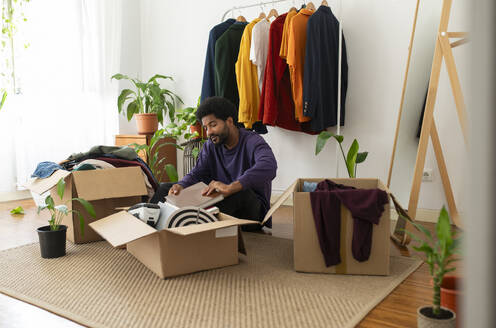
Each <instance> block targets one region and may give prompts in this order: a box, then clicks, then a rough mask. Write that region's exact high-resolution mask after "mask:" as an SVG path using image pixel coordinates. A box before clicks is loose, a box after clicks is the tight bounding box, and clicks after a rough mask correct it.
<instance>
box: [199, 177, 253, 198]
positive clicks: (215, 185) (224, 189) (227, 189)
mask: <svg viewBox="0 0 496 328" xmlns="http://www.w3.org/2000/svg"><path fill="white" fill-rule="evenodd" d="M241 189H243V186H242V185H241V183H240V182H239V181H234V182H233V183H231V184H228V185H226V184H225V183H222V182H220V181H215V180H212V182H210V183H209V185H208V186H207V187H206V188H205V189H203V191H202V195H203V196H208V195H211V194H212V193H214V192H218V193H221V194H222V195H223V196H224V197H227V196H230V195H232V194H235V193H237V192H238V191H241Z"/></svg>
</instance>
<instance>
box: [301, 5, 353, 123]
mask: <svg viewBox="0 0 496 328" xmlns="http://www.w3.org/2000/svg"><path fill="white" fill-rule="evenodd" d="M342 41H343V43H342V58H341V118H340V120H341V125H344V114H345V110H344V108H345V102H346V90H347V89H348V61H347V59H346V43H345V41H344V36H343V40H342ZM338 67H339V22H338V20H337V19H336V17H335V16H334V14H333V13H332V11H331V8H329V7H327V6H320V7H319V9H318V10H317V11H316V12H315V13H314V14H313V15H312V16H310V18H309V19H308V23H307V43H306V48H305V70H304V71H305V75H304V76H303V115H305V116H308V117H311V118H312V120H311V121H310V126H311V129H312V131H316V132H317V131H322V130H325V129H326V128H327V127H330V126H334V125H336V124H337V107H338Z"/></svg>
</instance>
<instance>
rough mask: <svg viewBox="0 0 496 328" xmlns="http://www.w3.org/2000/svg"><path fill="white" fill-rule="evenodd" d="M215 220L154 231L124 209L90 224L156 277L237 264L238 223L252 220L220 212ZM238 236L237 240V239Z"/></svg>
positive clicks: (241, 240)
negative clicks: (124, 249)
mask: <svg viewBox="0 0 496 328" xmlns="http://www.w3.org/2000/svg"><path fill="white" fill-rule="evenodd" d="M217 218H218V219H219V221H217V222H211V223H204V224H198V225H188V226H184V227H177V228H171V229H163V230H156V229H155V228H153V227H151V226H149V225H148V224H146V223H144V222H143V221H141V220H139V219H137V218H135V217H134V216H132V215H131V214H129V213H127V212H126V211H121V212H119V213H116V214H113V215H110V216H109V217H106V218H104V219H101V220H98V221H96V222H93V223H91V224H90V226H91V227H92V228H93V229H94V230H95V231H96V232H98V233H99V234H100V235H101V236H102V237H103V238H105V239H106V240H107V241H108V242H109V243H110V244H111V245H112V246H114V247H121V246H124V245H126V246H127V251H128V252H129V253H131V254H132V255H133V256H134V257H135V258H136V259H138V260H139V261H140V262H141V263H143V264H144V265H145V266H146V267H147V268H148V269H150V270H151V271H153V272H154V273H155V274H156V275H157V276H159V277H160V278H162V279H163V278H167V277H173V276H178V275H182V274H186V273H192V272H197V271H202V270H207V269H213V268H220V267H223V266H228V265H234V264H238V262H239V259H238V250H240V251H241V252H243V250H244V243H243V239H242V236H241V232H240V229H239V228H238V226H239V225H243V224H249V223H255V222H254V221H249V220H240V219H237V218H234V217H232V216H229V215H227V214H224V213H219V214H218V215H217ZM238 238H239V239H238Z"/></svg>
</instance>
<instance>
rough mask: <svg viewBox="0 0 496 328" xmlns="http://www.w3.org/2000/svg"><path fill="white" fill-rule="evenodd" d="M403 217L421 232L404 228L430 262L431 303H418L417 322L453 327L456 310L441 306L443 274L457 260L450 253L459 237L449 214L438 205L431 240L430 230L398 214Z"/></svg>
mask: <svg viewBox="0 0 496 328" xmlns="http://www.w3.org/2000/svg"><path fill="white" fill-rule="evenodd" d="M400 216H401V217H402V218H404V219H405V220H407V221H409V222H410V223H411V224H412V225H413V226H414V227H415V229H416V230H417V231H419V232H420V233H421V234H423V236H424V238H420V237H418V236H416V235H415V234H413V233H411V232H409V231H405V232H406V233H407V234H408V235H410V236H411V237H412V238H413V239H414V240H416V241H417V242H419V244H420V246H413V249H414V250H416V251H417V252H423V253H424V254H425V255H426V260H425V261H426V263H427V264H428V265H429V272H430V274H431V276H432V281H433V291H434V293H433V300H432V305H428V306H423V307H420V308H419V309H418V310H417V324H418V327H419V328H423V327H456V314H455V313H454V312H453V311H451V310H449V309H447V308H443V307H441V284H442V282H443V278H444V276H445V274H447V273H449V272H452V271H454V270H455V269H456V268H454V267H449V266H450V265H451V264H452V263H453V262H455V261H458V260H459V259H458V258H454V257H453V255H455V254H457V253H458V250H459V247H460V238H456V232H454V231H453V230H452V229H451V224H450V218H449V215H448V212H447V211H446V209H445V208H444V206H443V208H442V209H441V212H440V213H439V218H438V220H437V224H436V237H437V240H434V238H433V236H432V234H431V233H430V231H429V230H428V229H427V228H425V227H424V226H422V225H421V224H419V223H417V222H414V221H413V220H411V219H410V218H409V217H408V216H405V215H402V214H400Z"/></svg>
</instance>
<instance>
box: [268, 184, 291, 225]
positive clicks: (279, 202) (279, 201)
mask: <svg viewBox="0 0 496 328" xmlns="http://www.w3.org/2000/svg"><path fill="white" fill-rule="evenodd" d="M297 184H298V180H296V181H295V182H293V183H292V184H291V186H289V187H288V189H286V190H285V191H284V192H283V194H282V195H281V196H279V198H278V199H277V200H276V202H275V203H274V205H272V206H271V207H270V209H269V211H268V212H267V214H266V215H265V217H264V219H263V221H262V224H265V222H267V220H268V219H270V217H271V216H272V214H274V212H275V211H276V210H277V209H278V208H279V207H280V206H281V205H282V203H284V201H285V200H286V199H288V197H289V196H291V194H293V192H294V191H295V190H296V185H297Z"/></svg>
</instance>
